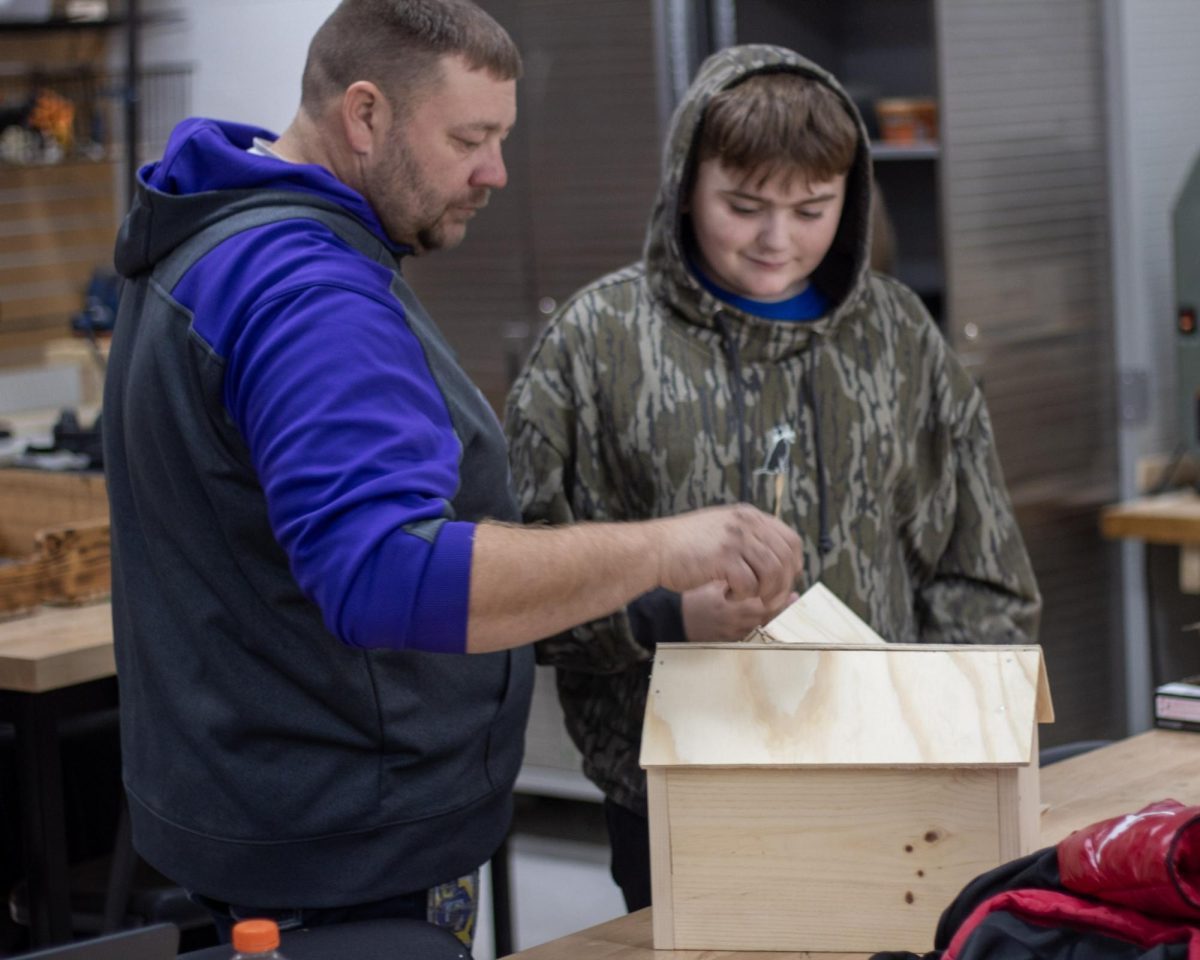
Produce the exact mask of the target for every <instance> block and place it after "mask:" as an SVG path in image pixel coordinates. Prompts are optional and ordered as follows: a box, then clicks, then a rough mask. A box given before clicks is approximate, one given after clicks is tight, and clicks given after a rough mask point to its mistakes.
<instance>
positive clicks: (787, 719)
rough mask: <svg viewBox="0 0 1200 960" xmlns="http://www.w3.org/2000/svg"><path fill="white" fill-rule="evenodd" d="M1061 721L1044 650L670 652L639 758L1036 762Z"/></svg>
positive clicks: (823, 763) (667, 647)
mask: <svg viewBox="0 0 1200 960" xmlns="http://www.w3.org/2000/svg"><path fill="white" fill-rule="evenodd" d="M1053 720H1054V710H1053V706H1052V705H1051V702H1050V688H1049V684H1048V683H1047V679H1046V671H1045V665H1044V663H1043V660H1042V652H1041V648H1040V647H1037V646H1002V647H1001V646H965V645H964V646H942V645H933V644H917V645H907V644H904V645H902V644H881V645H862V644H853V645H844V644H843V645H834V644H824V645H822V644H777V643H770V644H763V643H734V644H690V643H680V644H663V645H661V646H659V647H658V650H657V651H656V653H655V660H654V672H653V676H652V677H651V681H650V695H649V697H648V699H647V703H646V718H645V726H644V730H643V735H642V753H641V764H642V766H643V767H662V766H773V767H865V766H887V767H929V766H933V767H945V766H969V767H980V766H1002V767H1012V766H1021V765H1024V764H1028V763H1029V762H1030V761H1031V760H1032V759H1034V758H1033V734H1034V732H1035V725H1036V724H1037V723H1050V722H1052V721H1053Z"/></svg>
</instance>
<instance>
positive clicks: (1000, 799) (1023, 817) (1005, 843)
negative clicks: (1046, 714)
mask: <svg viewBox="0 0 1200 960" xmlns="http://www.w3.org/2000/svg"><path fill="white" fill-rule="evenodd" d="M1031 736H1032V738H1033V743H1032V747H1031V750H1030V755H1031V756H1032V757H1033V760H1032V762H1030V763H1028V764H1026V765H1025V766H1023V767H1010V768H1008V769H999V770H997V771H996V791H997V794H996V811H997V817H998V820H997V823H998V826H999V830H1000V859H1001V861H1006V860H1015V859H1016V858H1017V857H1023V856H1025V854H1027V853H1033V851H1034V850H1036V849H1037V848H1038V845H1039V843H1040V836H1041V819H1042V805H1041V800H1042V798H1041V771H1040V769H1039V768H1038V728H1037V725H1036V724H1034V727H1033V731H1032V733H1031Z"/></svg>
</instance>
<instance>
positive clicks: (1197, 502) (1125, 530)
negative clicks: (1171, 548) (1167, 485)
mask: <svg viewBox="0 0 1200 960" xmlns="http://www.w3.org/2000/svg"><path fill="white" fill-rule="evenodd" d="M1100 531H1101V533H1103V534H1104V536H1106V537H1108V538H1109V539H1112V540H1119V539H1130V540H1144V541H1146V542H1147V543H1162V544H1180V545H1184V546H1186V545H1200V496H1197V495H1196V494H1195V493H1193V492H1192V491H1191V490H1173V491H1171V492H1169V493H1160V494H1156V495H1154V496H1148V497H1139V498H1138V499H1136V500H1126V501H1125V502H1124V503H1118V504H1114V505H1113V506H1110V507H1105V508H1104V509H1103V510H1102V511H1101V512H1100Z"/></svg>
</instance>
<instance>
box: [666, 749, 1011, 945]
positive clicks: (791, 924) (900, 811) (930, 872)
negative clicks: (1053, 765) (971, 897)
mask: <svg viewBox="0 0 1200 960" xmlns="http://www.w3.org/2000/svg"><path fill="white" fill-rule="evenodd" d="M996 775H997V771H995V770H928V771H922V772H921V773H920V775H914V774H913V773H912V772H911V771H902V770H813V771H805V772H804V773H803V774H802V775H797V774H796V773H795V772H792V771H783V770H744V769H743V770H724V769H721V770H712V769H705V770H687V769H683V770H669V771H668V772H667V777H668V783H669V790H668V798H669V804H670V822H671V860H672V873H673V875H672V881H671V882H672V887H673V889H674V933H675V939H674V943H675V945H676V946H678V947H682V948H691V949H710V950H715V949H726V950H730V949H739V950H782V949H795V948H796V946H797V945H798V944H803V945H804V946H806V947H808V948H810V949H813V950H834V951H837V950H858V951H865V950H885V949H902V948H903V949H909V950H913V951H916V952H924V951H926V950H929V949H931V948H932V945H933V933H934V929H935V928H936V925H937V919H938V916H939V914H940V913H941V911H942V909H943V908H944V907H945V904H946V903H948V902H949V901H950V899H952V897H953V896H954V895H955V894H956V893H957V892H958V891H959V890H960V889H961V888H962V886H963V885H964V884H965V883H966V882H967V881H969V880H970V879H971V878H972V877H974V876H976V875H977V874H979V873H981V872H983V871H984V870H988V869H991V868H992V867H994V866H997V865H998V864H999V863H1000V859H999V847H998V842H997V823H996V796H997V790H996Z"/></svg>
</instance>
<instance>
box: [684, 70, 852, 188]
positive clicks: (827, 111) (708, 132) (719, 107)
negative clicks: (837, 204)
mask: <svg viewBox="0 0 1200 960" xmlns="http://www.w3.org/2000/svg"><path fill="white" fill-rule="evenodd" d="M858 139H859V130H858V125H857V124H856V123H855V121H854V119H853V118H852V117H851V116H850V114H849V112H848V111H847V110H846V107H845V105H844V104H843V103H842V101H841V99H840V98H839V97H838V95H837V94H836V93H835V92H834V91H833V90H831V89H830V88H829V87H827V86H826V85H825V84H823V83H821V82H819V81H817V80H814V79H812V78H811V77H806V76H804V75H803V74H799V73H784V72H780V73H760V74H755V75H754V76H752V77H750V78H748V79H746V80H744V81H742V82H741V83H739V84H737V85H735V86H732V87H729V88H727V89H725V90H722V91H721V92H720V93H718V94H717V95H716V96H714V97H713V98H712V100H710V101H709V104H708V107H707V109H706V110H705V112H704V121H703V124H702V126H701V129H700V137H699V140H698V142H697V146H696V161H695V162H696V163H700V162H702V161H704V160H710V159H712V158H714V157H715V158H717V159H718V160H719V161H720V162H721V165H722V166H724V167H726V168H728V169H730V170H735V171H739V172H743V173H745V174H746V176H747V177H751V176H753V177H754V178H755V180H756V182H757V184H758V185H759V186H761V185H762V184H764V183H766V182H767V181H768V180H770V179H771V178H772V177H774V176H775V175H777V174H780V173H782V174H784V175H788V176H790V175H791V174H792V173H793V172H796V173H800V174H801V175H803V176H805V177H806V178H808V179H809V180H810V181H811V182H813V183H824V182H825V181H828V180H832V179H833V178H834V177H836V176H838V175H840V174H843V173H846V172H847V171H848V170H849V169H850V167H851V165H852V164H853V162H854V154H855V151H856V149H857V148H858Z"/></svg>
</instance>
